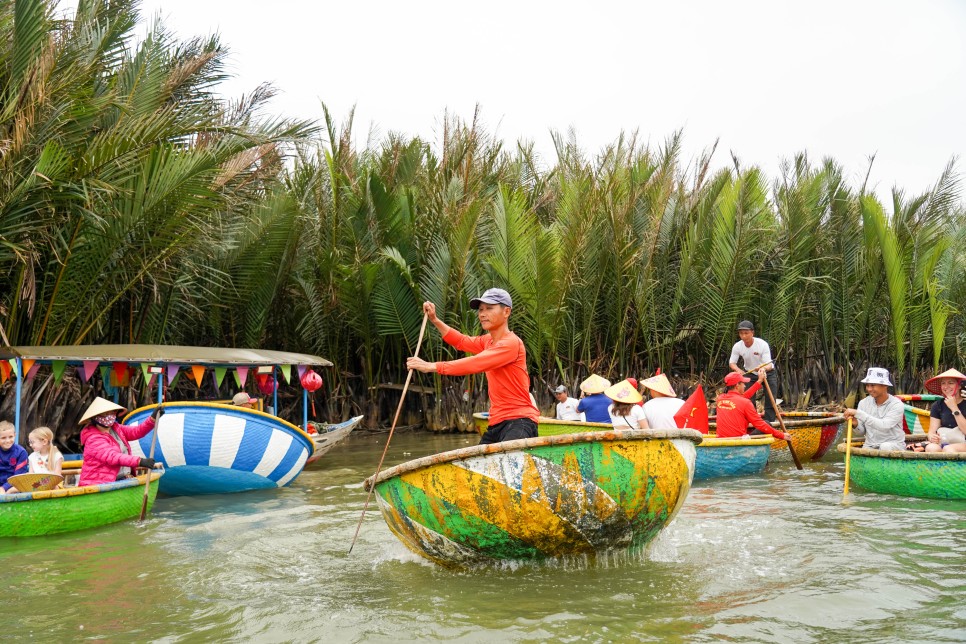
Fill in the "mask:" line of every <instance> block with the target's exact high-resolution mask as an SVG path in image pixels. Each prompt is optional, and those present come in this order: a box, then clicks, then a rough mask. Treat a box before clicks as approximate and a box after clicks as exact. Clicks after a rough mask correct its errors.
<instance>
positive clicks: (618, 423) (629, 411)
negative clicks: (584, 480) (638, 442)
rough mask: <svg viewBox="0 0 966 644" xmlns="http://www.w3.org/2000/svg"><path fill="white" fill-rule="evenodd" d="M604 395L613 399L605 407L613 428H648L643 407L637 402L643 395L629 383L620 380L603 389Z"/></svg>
mask: <svg viewBox="0 0 966 644" xmlns="http://www.w3.org/2000/svg"><path fill="white" fill-rule="evenodd" d="M604 395H605V396H607V397H608V398H609V399H611V400H612V401H614V402H613V403H611V405H610V406H609V407H608V408H607V415H608V418H610V423H611V425H613V426H614V429H648V426H647V416H645V415H644V408H643V407H641V406H640V405H638V404H637V403H639V402H641V401H642V400H643V399H644V397H643V396H641V392H639V391H638V390H637V388H636V387H632V386H631V383H629V382H627V381H626V380H621V381H620V382H618V383H617V384H616V385H613V386H612V387H608V388H607V389H605V390H604Z"/></svg>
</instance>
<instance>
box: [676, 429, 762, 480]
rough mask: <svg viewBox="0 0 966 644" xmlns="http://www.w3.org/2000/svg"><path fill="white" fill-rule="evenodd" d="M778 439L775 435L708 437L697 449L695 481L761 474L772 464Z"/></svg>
mask: <svg viewBox="0 0 966 644" xmlns="http://www.w3.org/2000/svg"><path fill="white" fill-rule="evenodd" d="M774 442H775V439H774V437H772V436H753V437H750V438H717V437H715V436H704V437H703V439H702V440H701V444H700V445H698V448H697V457H696V459H695V463H694V480H695V481H703V480H705V479H711V478H718V477H724V476H747V475H749V474H759V473H761V471H762V470H764V469H765V465H766V464H767V463H768V457H769V456H770V455H771V446H772V443H774Z"/></svg>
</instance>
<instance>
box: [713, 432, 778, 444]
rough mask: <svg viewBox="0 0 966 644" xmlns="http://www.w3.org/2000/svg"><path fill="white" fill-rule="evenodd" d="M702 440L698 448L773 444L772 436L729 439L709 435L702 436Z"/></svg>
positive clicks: (773, 438)
mask: <svg viewBox="0 0 966 644" xmlns="http://www.w3.org/2000/svg"><path fill="white" fill-rule="evenodd" d="M702 436H704V439H703V440H702V441H701V444H700V445H698V447H754V446H756V445H771V444H772V443H774V442H775V437H774V436H769V435H765V436H748V437H747V438H746V437H744V436H734V437H729V438H718V437H717V436H711V435H710V434H702Z"/></svg>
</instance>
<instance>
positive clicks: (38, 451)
mask: <svg viewBox="0 0 966 644" xmlns="http://www.w3.org/2000/svg"><path fill="white" fill-rule="evenodd" d="M27 442H29V443H30V449H32V450H33V451H32V452H31V453H30V456H29V457H27V460H28V462H29V468H30V472H31V473H32V474H56V475H57V476H61V475H62V474H63V470H62V468H63V465H64V455H63V454H61V453H60V450H59V449H57V446H56V445H54V432H52V431H51V430H50V428H49V427H38V428H36V429H34V430H33V431H32V432H30V433H29V434H28V435H27Z"/></svg>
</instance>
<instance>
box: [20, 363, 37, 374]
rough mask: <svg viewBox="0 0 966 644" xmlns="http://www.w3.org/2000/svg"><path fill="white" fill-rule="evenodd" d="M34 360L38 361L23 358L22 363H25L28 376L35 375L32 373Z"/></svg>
mask: <svg viewBox="0 0 966 644" xmlns="http://www.w3.org/2000/svg"><path fill="white" fill-rule="evenodd" d="M34 362H36V360H23V361H22V362H21V364H22V365H23V372H24V373H25V374H27V378H33V375H32V374H31V373H30V370H31V369H33V368H34ZM34 373H37V372H36V371H35V372H34Z"/></svg>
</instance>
